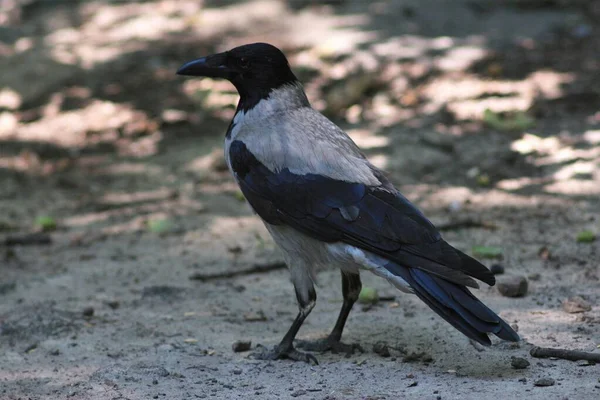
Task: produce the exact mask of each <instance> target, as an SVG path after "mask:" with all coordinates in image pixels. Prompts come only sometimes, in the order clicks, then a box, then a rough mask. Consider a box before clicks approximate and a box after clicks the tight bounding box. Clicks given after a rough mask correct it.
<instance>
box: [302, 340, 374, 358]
mask: <svg viewBox="0 0 600 400" xmlns="http://www.w3.org/2000/svg"><path fill="white" fill-rule="evenodd" d="M296 345H297V346H298V347H299V348H301V349H303V350H308V351H315V352H317V353H324V352H326V351H331V352H332V353H333V354H346V355H347V356H351V355H352V354H354V351H355V350H358V351H360V352H361V353H364V352H365V351H364V349H363V348H362V347H361V345H360V344H358V343H351V344H346V343H342V342H340V341H339V340H335V339H332V338H330V337H326V338H323V339H318V340H297V341H296Z"/></svg>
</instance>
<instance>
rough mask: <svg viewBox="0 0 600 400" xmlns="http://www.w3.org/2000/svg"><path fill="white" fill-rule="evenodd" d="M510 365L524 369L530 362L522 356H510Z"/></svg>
mask: <svg viewBox="0 0 600 400" xmlns="http://www.w3.org/2000/svg"><path fill="white" fill-rule="evenodd" d="M510 365H511V366H512V367H513V368H514V369H525V368H527V367H529V365H530V364H529V361H527V360H526V359H524V358H522V357H512V359H511V360H510Z"/></svg>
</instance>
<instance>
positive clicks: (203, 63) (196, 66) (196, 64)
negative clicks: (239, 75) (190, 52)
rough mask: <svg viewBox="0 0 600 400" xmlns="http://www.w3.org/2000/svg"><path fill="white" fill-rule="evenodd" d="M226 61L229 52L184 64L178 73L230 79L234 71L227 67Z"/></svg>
mask: <svg viewBox="0 0 600 400" xmlns="http://www.w3.org/2000/svg"><path fill="white" fill-rule="evenodd" d="M226 61H227V53H218V54H213V55H211V56H206V57H202V58H199V59H197V60H194V61H190V62H189V63H186V64H184V65H183V66H182V67H181V68H179V69H178V70H177V75H189V76H206V77H209V78H225V79H230V78H231V77H232V74H233V72H234V71H233V70H232V69H231V68H229V67H227V65H226Z"/></svg>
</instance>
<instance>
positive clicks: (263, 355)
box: [252, 288, 319, 365]
mask: <svg viewBox="0 0 600 400" xmlns="http://www.w3.org/2000/svg"><path fill="white" fill-rule="evenodd" d="M307 294H308V298H306V297H305V296H302V295H300V294H299V292H298V290H296V297H297V298H298V305H299V308H300V311H299V312H298V315H297V316H296V319H295V320H294V322H292V326H290V329H289V330H288V331H287V333H286V334H285V336H284V337H283V339H282V340H281V342H280V343H279V344H278V345H277V346H275V348H274V349H272V350H267V349H265V348H262V349H259V350H258V351H257V352H255V353H254V354H253V355H252V356H253V357H254V358H256V359H259V360H278V359H281V358H288V359H290V360H294V361H305V362H307V363H310V362H314V363H315V364H317V365H318V364H319V362H318V361H317V359H316V358H315V356H313V355H312V354H309V353H302V352H300V351H298V350H296V349H295V348H294V338H295V337H296V334H297V333H298V330H300V327H301V326H302V323H303V322H304V320H305V319H306V317H307V316H308V314H310V312H311V311H312V309H313V307H314V306H315V303H316V300H317V293H316V292H315V290H314V288H310V290H309V291H308V293H307Z"/></svg>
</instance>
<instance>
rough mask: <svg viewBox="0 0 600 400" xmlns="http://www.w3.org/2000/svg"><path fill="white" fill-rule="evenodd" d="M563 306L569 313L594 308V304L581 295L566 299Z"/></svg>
mask: <svg viewBox="0 0 600 400" xmlns="http://www.w3.org/2000/svg"><path fill="white" fill-rule="evenodd" d="M562 307H563V310H565V312H568V313H569V314H576V313H582V312H585V311H590V310H591V309H592V305H591V304H590V303H589V302H588V301H586V300H585V299H583V298H582V297H581V296H573V297H571V298H568V299H566V300H565V301H563V303H562Z"/></svg>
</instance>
